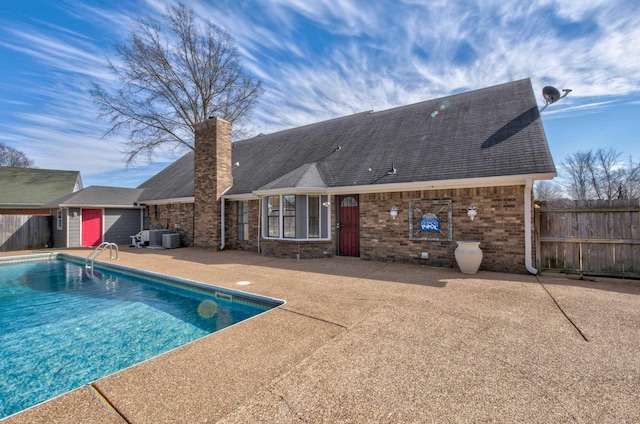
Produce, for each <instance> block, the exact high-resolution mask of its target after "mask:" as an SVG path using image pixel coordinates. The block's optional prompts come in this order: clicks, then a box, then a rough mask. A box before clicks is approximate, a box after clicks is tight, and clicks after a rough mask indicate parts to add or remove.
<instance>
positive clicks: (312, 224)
mask: <svg viewBox="0 0 640 424" xmlns="http://www.w3.org/2000/svg"><path fill="white" fill-rule="evenodd" d="M308 216H309V224H308V225H309V234H308V237H309V238H320V196H309V215H308Z"/></svg>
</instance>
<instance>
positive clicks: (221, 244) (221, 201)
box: [220, 190, 226, 250]
mask: <svg viewBox="0 0 640 424" xmlns="http://www.w3.org/2000/svg"><path fill="white" fill-rule="evenodd" d="M225 191H226V190H225ZM224 227H225V221H224V195H222V196H220V250H224V246H225V242H224Z"/></svg>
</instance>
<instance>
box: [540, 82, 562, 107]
mask: <svg viewBox="0 0 640 424" xmlns="http://www.w3.org/2000/svg"><path fill="white" fill-rule="evenodd" d="M542 95H543V96H544V100H545V101H546V102H547V104H551V103H555V102H557V101H558V100H559V99H560V92H559V91H558V89H557V88H555V87H551V86H550V85H548V86H546V87H545V88H543V89H542Z"/></svg>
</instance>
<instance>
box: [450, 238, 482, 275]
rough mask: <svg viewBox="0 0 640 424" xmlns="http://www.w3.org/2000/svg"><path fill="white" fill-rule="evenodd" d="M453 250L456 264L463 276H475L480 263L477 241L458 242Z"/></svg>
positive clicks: (478, 243)
mask: <svg viewBox="0 0 640 424" xmlns="http://www.w3.org/2000/svg"><path fill="white" fill-rule="evenodd" d="M457 243H458V247H456V250H455V252H454V253H455V257H456V262H457V263H458V267H460V271H461V272H462V273H463V274H475V273H476V272H477V271H478V268H480V263H481V262H482V250H481V249H480V242H479V241H458V242H457Z"/></svg>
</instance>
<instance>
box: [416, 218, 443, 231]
mask: <svg viewBox="0 0 640 424" xmlns="http://www.w3.org/2000/svg"><path fill="white" fill-rule="evenodd" d="M420 231H430V232H438V231H440V219H438V218H420Z"/></svg>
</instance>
